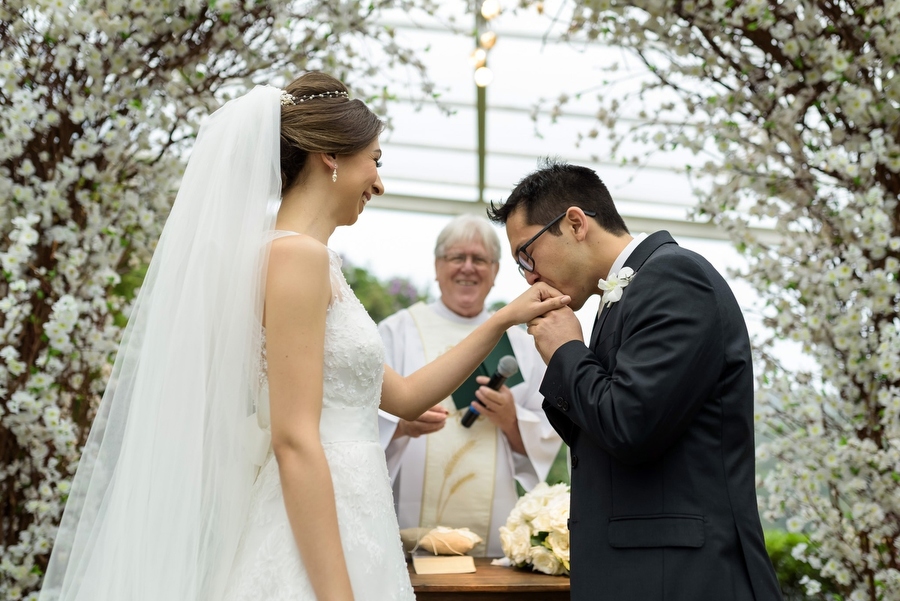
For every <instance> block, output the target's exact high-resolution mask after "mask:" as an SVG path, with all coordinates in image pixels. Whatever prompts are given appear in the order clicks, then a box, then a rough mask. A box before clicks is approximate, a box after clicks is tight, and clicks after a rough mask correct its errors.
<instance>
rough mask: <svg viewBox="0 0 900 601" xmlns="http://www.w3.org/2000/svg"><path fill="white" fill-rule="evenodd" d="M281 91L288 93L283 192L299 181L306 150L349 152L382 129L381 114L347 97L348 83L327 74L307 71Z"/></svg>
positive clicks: (283, 120) (284, 116) (283, 125)
mask: <svg viewBox="0 0 900 601" xmlns="http://www.w3.org/2000/svg"><path fill="white" fill-rule="evenodd" d="M284 91H285V92H287V94H290V96H291V97H292V98H291V99H288V100H287V101H282V107H281V194H282V195H284V193H285V192H286V191H287V190H288V189H290V188H291V187H292V186H293V185H294V184H296V183H297V179H298V177H299V176H300V172H301V171H302V170H303V167H305V166H306V159H307V157H308V156H309V155H310V153H323V154H353V153H356V152H359V151H361V150H363V149H365V148H366V147H367V146H368V145H369V144H370V143H371V142H372V140H374V139H375V138H376V137H378V135H379V134H380V133H381V130H382V129H384V123H382V121H381V119H379V118H378V117H377V116H376V115H375V113H373V112H372V111H371V110H370V109H369V107H367V106H366V105H365V103H363V102H362V101H361V100H357V99H350V98H349V97H348V96H349V94H348V93H347V87H346V86H345V85H344V84H343V83H341V81H340V80H338V79H335V78H334V77H332V76H331V75H327V74H325V73H320V72H317V71H311V72H309V73H305V74H303V75H301V76H300V77H298V78H297V79H295V80H294V81H292V82H291V83H290V84H288V86H287V87H286V88H285V90H284ZM285 98H286V97H285ZM291 100H293V104H291Z"/></svg>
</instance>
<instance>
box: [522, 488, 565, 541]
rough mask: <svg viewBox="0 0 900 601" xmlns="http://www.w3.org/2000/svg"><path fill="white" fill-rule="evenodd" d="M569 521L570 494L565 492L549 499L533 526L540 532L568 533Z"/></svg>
mask: <svg viewBox="0 0 900 601" xmlns="http://www.w3.org/2000/svg"><path fill="white" fill-rule="evenodd" d="M568 520H569V493H568V492H565V493H562V494H558V495H556V496H555V497H552V498H551V499H549V500H548V502H547V504H546V506H544V507H543V509H541V512H540V513H539V514H538V515H537V516H536V517H535V518H534V520H533V521H532V523H531V525H532V527H533V528H534V529H535V530H537V531H538V532H560V533H568V532H569V526H568Z"/></svg>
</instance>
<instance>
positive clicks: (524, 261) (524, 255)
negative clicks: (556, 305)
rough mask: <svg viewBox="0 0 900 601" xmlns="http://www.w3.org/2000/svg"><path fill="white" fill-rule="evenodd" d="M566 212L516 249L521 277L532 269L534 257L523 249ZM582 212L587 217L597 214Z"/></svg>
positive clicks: (564, 214) (594, 212)
mask: <svg viewBox="0 0 900 601" xmlns="http://www.w3.org/2000/svg"><path fill="white" fill-rule="evenodd" d="M567 212H568V211H566V212H565V213H563V214H562V215H560V216H558V217H556V218H554V219H553V221H551V222H550V223H548V224H547V225H545V226H544V227H542V228H541V230H540V231H539V232H538V233H536V234H535V235H534V236H532V237H531V238H529V240H528V242H526V243H525V244H523V245H522V246H520V247H519V248H518V249H517V250H516V261H518V263H519V273H521V274H522V277H525V272H526V271H527V272H528V273H531V272H532V271H534V257H532V256H531V255H530V254H528V251H527V250H525V249H526V248H528V247H529V246H531V244H532V243H534V241H535V240H537V239H538V238H540V237H541V234H543V233H544V232H546V231H547V230H549V229H550V228H551V227H553V224H554V223H556V222H557V221H559V220H560V219H562V218H563V217H565V216H566V213H567ZM584 214H585V215H587V216H588V217H594V216H596V215H597V213H596V211H585V212H584Z"/></svg>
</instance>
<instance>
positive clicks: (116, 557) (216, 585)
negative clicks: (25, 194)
mask: <svg viewBox="0 0 900 601" xmlns="http://www.w3.org/2000/svg"><path fill="white" fill-rule="evenodd" d="M381 129H382V123H381V122H380V121H379V120H378V118H377V117H376V116H375V115H374V114H373V113H372V112H371V111H370V110H369V109H368V108H367V107H366V106H365V105H364V104H363V103H362V102H361V101H359V100H352V99H350V98H349V94H348V93H347V89H346V88H345V87H344V85H343V84H342V83H341V82H340V81H338V80H336V79H334V78H333V77H330V76H328V75H325V74H322V73H307V74H305V75H303V76H302V77H300V78H299V79H297V80H295V81H294V82H292V83H291V84H290V85H289V86H288V87H287V89H286V90H284V91H282V90H278V89H275V88H270V87H264V86H258V87H256V88H255V89H254V90H252V91H251V92H249V93H248V94H246V95H245V96H243V97H241V98H238V99H236V100H232V101H230V102H228V103H227V104H226V105H225V106H224V107H222V108H221V109H219V110H218V111H216V112H215V113H214V114H213V115H212V116H211V117H210V118H209V119H208V121H207V122H206V123H205V124H204V125H203V127H202V128H201V130H200V134H199V136H198V138H197V141H196V143H195V145H194V148H193V151H192V153H191V157H190V160H189V162H188V166H187V169H186V170H185V174H184V178H183V180H182V182H181V185H180V188H179V191H178V195H177V197H176V200H175V203H174V205H173V208H172V211H171V214H170V216H169V218H168V221H167V223H166V226H165V228H164V230H163V233H162V236H161V237H160V240H159V244H158V246H157V248H156V251H155V253H154V256H153V260H152V261H151V264H150V267H149V269H148V273H147V277H146V280H145V282H144V285H143V287H142V288H141V290H140V293H139V295H138V299H137V301H136V303H135V306H134V309H133V312H132V314H131V317H130V320H129V324H128V327H127V328H126V330H125V334H124V337H123V340H122V342H121V345H120V348H119V352H118V355H117V357H116V362H115V366H114V368H113V373H112V376H111V378H110V381H109V384H108V386H107V390H106V393H105V394H104V396H103V400H102V402H101V404H100V408H99V410H98V412H97V416H96V418H95V420H94V423H93V427H92V430H91V433H90V436H89V438H88V441H87V443H86V445H85V448H84V452H83V456H82V459H81V462H80V464H79V466H78V471H77V474H76V476H75V480H74V484H73V487H72V491H71V494H70V496H69V498H68V501H67V504H66V510H65V513H64V515H63V519H62V523H61V525H60V529H59V533H58V536H57V540H56V544H55V546H54V549H53V553H52V556H51V558H50V563H49V566H48V569H47V573H46V576H45V580H44V587H43V589H42V591H41V595H40V600H41V601H50V600H57V599H60V600H64V601H70V600H71V601H74V600H81V601H113V600H115V601H120V600H128V601H163V600H165V601H182V600H183V601H194V600H199V601H214V600H215V601H218V600H220V599H227V600H228V601H245V600H248V601H249V600H250V599H253V600H256V599H266V600H267V601H278V600H280V599H285V600H287V599H291V600H312V599H319V600H326V599H327V600H344V599H356V600H357V601H359V600H365V599H370V600H372V601H384V600H390V599H413V593H412V588H411V586H410V583H409V578H408V576H407V572H406V566H405V563H404V559H403V555H402V551H401V547H400V541H399V533H398V529H397V521H396V518H395V516H394V511H393V504H392V500H391V492H390V483H389V480H388V475H387V470H386V467H385V462H384V454H383V452H382V451H381V447H380V446H379V444H378V437H377V434H378V432H377V409H378V407H379V405H380V407H381V408H382V409H385V410H387V411H389V412H391V413H394V414H396V415H399V416H401V417H403V418H405V419H415V418H416V417H417V416H418V415H420V414H421V413H423V412H424V411H425V410H427V409H428V408H430V407H432V406H433V405H434V404H435V403H437V402H438V401H439V400H440V399H443V398H445V397H446V396H447V395H448V394H450V392H451V391H452V390H454V389H455V388H456V387H457V386H458V385H459V384H460V383H461V382H462V381H463V380H464V379H465V378H466V377H467V376H468V375H469V374H470V373H471V372H472V371H473V370H474V369H475V368H476V366H477V365H478V364H479V363H480V362H481V360H482V359H483V358H484V357H485V356H486V355H487V353H488V352H489V351H490V349H491V348H492V347H493V346H494V344H496V342H497V341H498V340H499V338H500V336H501V335H502V334H503V332H504V331H505V330H506V329H507V328H508V327H510V326H511V325H513V324H516V323H523V322H526V321H528V320H530V319H531V318H533V317H535V316H537V315H540V314H543V313H545V312H547V311H548V310H552V309H556V308H558V307H560V306H562V305H563V304H565V303H566V302H568V297H557V298H553V297H552V295H553V294H554V291H552V290H549V289H547V288H542V287H540V286H536V287H533V288H532V289H530V290H529V291H528V292H526V293H525V294H523V295H522V296H521V297H519V298H518V299H516V300H515V301H513V302H512V303H510V304H509V305H507V306H506V307H504V308H503V309H501V310H500V311H498V312H497V313H495V314H494V315H493V316H492V317H491V319H489V320H488V321H487V322H486V323H485V324H483V325H482V326H480V327H479V328H478V329H477V330H476V331H475V332H474V333H473V334H472V335H470V336H469V337H468V338H467V339H465V340H464V341H463V342H461V343H460V344H459V345H457V346H456V347H454V348H453V349H452V350H450V351H448V352H447V353H445V354H444V355H443V356H441V357H440V358H439V359H438V360H436V361H435V362H434V363H431V364H429V365H427V366H425V367H423V368H422V369H421V370H420V371H418V372H416V373H414V374H412V375H411V376H409V377H407V378H402V377H400V376H399V375H398V374H397V373H395V372H394V371H392V370H391V369H390V368H388V367H385V366H384V363H383V349H382V346H381V341H380V338H379V336H378V333H377V330H376V328H375V324H374V323H373V322H372V321H371V319H369V317H368V315H367V314H366V313H365V310H364V309H363V307H362V305H361V304H360V303H359V301H358V300H357V299H356V297H355V296H354V295H353V292H352V291H351V290H350V288H349V286H348V285H347V283H346V281H345V280H344V278H343V276H342V274H341V270H340V258H339V257H338V255H337V254H336V253H334V251H332V250H330V249H329V248H328V247H327V242H328V239H329V237H330V236H331V234H332V232H333V231H334V229H335V228H336V227H337V226H340V225H350V224H353V223H354V222H355V221H356V220H357V218H358V216H359V213H360V212H361V211H362V210H363V208H364V207H365V205H366V203H367V202H368V201H369V200H370V199H371V198H372V196H375V195H380V194H382V193H383V192H384V186H383V184H382V182H381V179H380V177H379V175H378V167H379V165H380V159H381V150H380V148H379V143H378V136H379V134H380V132H381Z"/></svg>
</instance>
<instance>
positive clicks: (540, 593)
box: [409, 557, 569, 601]
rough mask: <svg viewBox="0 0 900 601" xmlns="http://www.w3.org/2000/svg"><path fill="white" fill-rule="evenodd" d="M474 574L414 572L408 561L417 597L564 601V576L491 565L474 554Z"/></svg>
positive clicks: (447, 600)
mask: <svg viewBox="0 0 900 601" xmlns="http://www.w3.org/2000/svg"><path fill="white" fill-rule="evenodd" d="M475 570H476V571H475V573H474V574H416V572H415V570H413V567H412V564H409V579H410V580H411V581H412V585H413V589H414V590H415V592H416V599H417V600H418V601H529V600H532V601H538V600H540V601H568V600H569V578H568V576H547V575H546V574H541V573H538V572H531V571H526V570H519V569H516V568H503V567H500V566H492V565H491V560H490V559H488V558H486V557H476V558H475Z"/></svg>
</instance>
